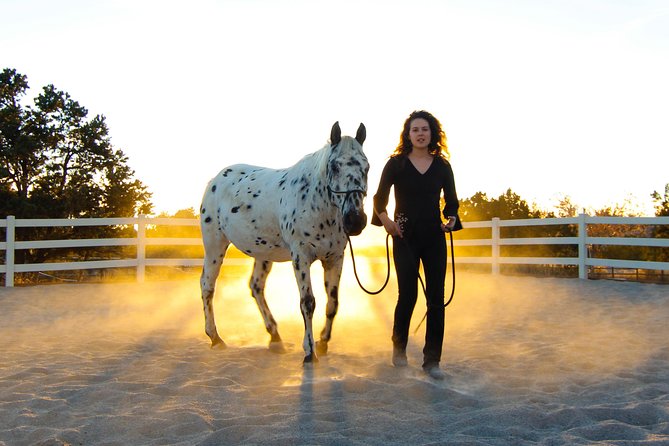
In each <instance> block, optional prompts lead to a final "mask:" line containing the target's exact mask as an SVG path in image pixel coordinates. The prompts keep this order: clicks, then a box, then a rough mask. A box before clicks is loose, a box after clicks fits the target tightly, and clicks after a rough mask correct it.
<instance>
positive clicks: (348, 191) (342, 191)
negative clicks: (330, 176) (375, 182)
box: [328, 184, 367, 211]
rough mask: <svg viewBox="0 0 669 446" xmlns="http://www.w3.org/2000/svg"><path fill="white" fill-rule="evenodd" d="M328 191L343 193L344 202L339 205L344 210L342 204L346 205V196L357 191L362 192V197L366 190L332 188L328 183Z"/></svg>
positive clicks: (335, 193) (337, 193) (365, 194)
mask: <svg viewBox="0 0 669 446" xmlns="http://www.w3.org/2000/svg"><path fill="white" fill-rule="evenodd" d="M328 192H330V193H331V194H334V195H342V194H344V195H345V196H344V203H342V206H341V207H342V211H343V210H344V206H346V200H348V197H350V196H351V195H352V194H356V193H359V194H362V196H363V197H365V196H367V192H365V191H364V190H362V189H351V190H334V189H332V188H331V187H330V185H329V184H328Z"/></svg>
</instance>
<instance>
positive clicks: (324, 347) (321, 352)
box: [316, 341, 328, 356]
mask: <svg viewBox="0 0 669 446" xmlns="http://www.w3.org/2000/svg"><path fill="white" fill-rule="evenodd" d="M316 353H317V354H318V356H327V354H328V343H327V341H318V342H316Z"/></svg>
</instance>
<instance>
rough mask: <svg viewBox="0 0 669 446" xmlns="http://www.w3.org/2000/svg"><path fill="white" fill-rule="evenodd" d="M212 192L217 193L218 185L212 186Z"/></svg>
mask: <svg viewBox="0 0 669 446" xmlns="http://www.w3.org/2000/svg"><path fill="white" fill-rule="evenodd" d="M211 191H212V192H216V185H215V184H214V185H213V186H211Z"/></svg>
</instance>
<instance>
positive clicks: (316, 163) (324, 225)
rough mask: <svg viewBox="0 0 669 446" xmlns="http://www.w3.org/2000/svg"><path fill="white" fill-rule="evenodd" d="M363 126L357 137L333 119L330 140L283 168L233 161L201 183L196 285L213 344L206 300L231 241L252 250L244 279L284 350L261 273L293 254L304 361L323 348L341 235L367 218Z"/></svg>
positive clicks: (276, 345)
mask: <svg viewBox="0 0 669 446" xmlns="http://www.w3.org/2000/svg"><path fill="white" fill-rule="evenodd" d="M365 137H366V130H365V126H364V125H363V124H360V127H359V128H358V131H357V134H356V136H355V138H352V137H350V136H344V137H342V136H341V129H340V128H339V123H338V122H336V123H335V124H334V125H333V126H332V130H331V134H330V144H327V145H326V146H325V147H323V148H322V149H320V150H319V151H317V152H314V153H312V154H310V155H307V156H305V157H304V158H302V160H300V161H299V162H297V164H295V165H294V166H292V167H290V168H288V169H279V170H275V169H269V168H265V167H256V166H249V165H244V164H238V165H234V166H230V167H228V168H225V169H223V170H222V171H221V172H220V173H219V174H218V175H217V176H216V177H214V178H213V179H212V180H211V181H210V182H209V184H208V185H207V189H206V190H205V193H204V197H203V199H202V207H201V208H200V224H201V228H202V238H203V242H204V248H205V258H204V267H203V270H202V277H201V279H200V286H201V289H202V301H203V304H204V317H205V332H206V333H207V335H208V336H209V338H210V339H211V345H212V347H214V346H223V347H224V346H225V343H224V342H223V340H222V339H221V338H220V337H219V335H218V332H217V330H216V323H215V321H214V310H213V305H212V300H213V297H214V288H215V285H216V279H217V277H218V274H219V272H220V269H221V265H222V263H223V258H224V256H225V252H226V250H227V249H228V246H229V245H230V243H232V244H233V245H235V246H236V247H237V248H239V249H240V250H241V251H242V252H244V253H246V254H248V255H249V256H251V257H254V258H255V262H254V264H253V274H252V276H251V281H250V283H249V286H250V287H251V294H252V295H253V297H254V298H255V300H256V303H257V305H258V308H259V309H260V313H261V314H262V317H263V320H264V322H265V328H266V329H267V331H268V333H269V334H270V335H271V340H270V349H272V350H276V351H283V350H284V347H283V342H282V340H281V337H280V336H279V332H278V330H277V324H276V321H275V320H274V317H273V316H272V313H271V312H270V310H269V307H268V306H267V302H266V301H265V293H264V289H265V281H266V279H267V275H268V274H269V272H270V270H271V268H272V262H284V261H289V260H290V261H292V263H293V270H294V272H295V279H296V280H297V285H298V288H299V291H300V310H301V311H302V317H303V319H304V329H305V332H304V341H303V343H302V346H303V347H304V353H305V357H304V362H305V363H309V362H314V361H317V360H318V358H317V354H316V350H317V351H318V354H320V355H325V354H327V343H328V341H329V340H330V336H331V334H332V322H333V320H334V318H335V315H336V314H337V307H338V305H339V296H338V293H339V279H340V276H341V271H342V264H343V261H344V249H345V248H346V242H347V235H358V234H360V233H361V232H362V230H363V229H364V228H365V225H366V224H367V216H366V215H365V213H364V211H363V200H364V197H365V195H366V193H367V172H368V170H369V162H368V161H367V157H366V156H365V154H364V152H363V151H362V144H363V142H364V140H365ZM316 260H320V261H321V263H322V265H323V269H324V275H325V289H326V292H327V297H328V303H327V307H326V323H325V327H324V328H323V331H322V332H321V336H320V340H319V342H317V343H316V342H314V334H313V328H312V318H313V314H314V309H315V307H316V300H315V298H314V294H313V291H312V287H311V277H310V267H311V264H312V263H313V262H315V261H316Z"/></svg>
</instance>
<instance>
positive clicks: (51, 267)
mask: <svg viewBox="0 0 669 446" xmlns="http://www.w3.org/2000/svg"><path fill="white" fill-rule="evenodd" d="M598 224H606V225H669V217H591V216H588V215H585V214H581V215H579V216H578V217H571V218H545V219H525V220H500V219H498V218H493V219H492V220H491V221H479V222H465V223H464V227H465V228H466V229H469V228H490V229H491V234H490V238H482V239H463V240H458V239H457V235H456V237H455V238H456V240H455V246H490V247H491V256H489V257H461V256H458V257H456V261H457V262H458V263H462V264H465V263H469V264H490V265H491V267H492V272H493V274H499V271H500V265H502V264H519V265H523V264H524V265H578V271H579V277H580V278H581V279H587V278H588V267H590V266H604V267H613V268H638V269H648V270H661V271H669V262H650V261H637V260H619V259H598V258H591V257H589V249H588V248H589V247H590V246H593V245H615V246H652V247H662V248H669V238H638V237H634V238H633V237H589V236H588V235H587V227H588V225H598ZM105 225H110V226H119V225H126V226H134V227H135V233H136V237H132V238H113V239H72V240H38V241H37V240H36V241H17V240H16V237H15V234H16V228H28V227H33V228H34V227H74V226H105ZM150 225H155V226H162V225H172V226H199V222H198V220H195V219H180V218H149V217H146V216H139V217H133V218H86V219H16V218H14V217H13V216H9V217H7V218H6V219H3V220H0V229H1V228H5V232H6V241H4V242H0V251H4V252H5V256H4V257H5V263H4V264H3V265H0V274H4V275H5V286H6V287H12V286H14V275H15V274H16V273H25V272H45V271H65V270H85V269H100V268H118V267H131V268H136V270H137V280H138V281H140V282H141V281H144V278H145V269H146V267H147V266H201V265H202V259H176V258H168V259H165V258H147V256H146V247H147V246H149V245H170V246H175V245H180V246H201V243H202V242H201V240H200V238H155V237H147V236H146V229H147V226H150ZM551 225H575V226H576V227H577V228H578V232H577V236H575V237H538V238H501V237H500V228H504V227H529V226H551ZM512 245H576V246H578V257H503V256H501V255H500V247H501V246H512ZM101 246H136V249H137V254H136V257H135V258H132V259H119V260H92V261H83V262H76V261H74V262H61V263H32V264H16V263H15V261H14V259H15V251H16V250H22V249H46V248H83V247H101Z"/></svg>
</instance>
